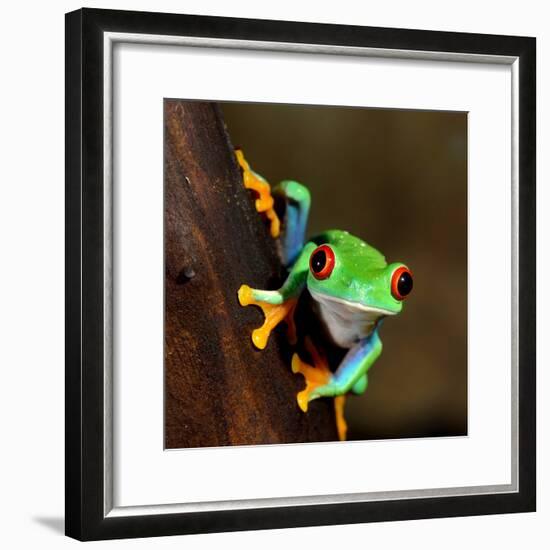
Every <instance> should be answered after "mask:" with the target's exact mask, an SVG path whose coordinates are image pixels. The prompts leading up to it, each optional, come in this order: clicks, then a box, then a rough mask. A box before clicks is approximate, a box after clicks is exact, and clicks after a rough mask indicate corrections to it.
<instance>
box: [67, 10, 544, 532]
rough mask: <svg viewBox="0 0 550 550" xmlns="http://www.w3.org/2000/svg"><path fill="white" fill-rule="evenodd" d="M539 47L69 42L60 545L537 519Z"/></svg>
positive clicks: (84, 19)
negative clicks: (457, 519)
mask: <svg viewBox="0 0 550 550" xmlns="http://www.w3.org/2000/svg"><path fill="white" fill-rule="evenodd" d="M535 199H536V197H535V39H534V38H528V37H516V36H495V35H480V34H463V33H448V32H437V31H420V30H405V29H390V28H386V29H383V28H372V27H359V26H341V25H324V24H323V25H320V24H311V23H302V22H281V21H261V20H246V19H232V18H219V17H203V16H188V15H175V14H166V13H145V12H123V11H110V10H97V9H82V10H79V11H76V12H72V13H69V14H67V16H66V533H67V535H69V536H71V537H74V538H77V539H79V540H97V539H109V538H123V537H145V536H159V535H171V534H186V533H205V532H215V531H232V530H245V529H269V528H283V527H299V526H312V525H328V524H341V523H358V522H373V521H391V520H404V519H416V518H435V517H443V516H447V517H448V516H463V515H474V514H496V513H512V512H531V511H534V510H535V500H536V499H535V496H536V491H535V410H536V408H535V395H536V392H535V361H536V357H535V319H536V315H535V304H536V300H535Z"/></svg>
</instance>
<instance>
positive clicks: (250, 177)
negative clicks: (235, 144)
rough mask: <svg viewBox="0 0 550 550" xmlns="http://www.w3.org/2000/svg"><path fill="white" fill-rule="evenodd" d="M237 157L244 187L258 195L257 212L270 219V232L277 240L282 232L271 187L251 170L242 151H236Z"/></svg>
mask: <svg viewBox="0 0 550 550" xmlns="http://www.w3.org/2000/svg"><path fill="white" fill-rule="evenodd" d="M235 156H236V157H237V162H238V163H239V166H240V167H241V170H242V174H243V184H244V186H245V187H246V188H247V189H252V190H253V191H254V192H255V193H256V195H257V198H256V201H255V206H256V211H257V212H259V213H261V214H264V215H265V217H266V218H267V219H268V221H269V231H270V233H271V236H272V237H273V238H274V239H275V238H277V237H278V236H279V233H280V232H281V222H280V220H279V216H277V213H276V212H275V209H274V203H275V201H274V199H273V197H272V196H271V186H270V185H269V183H268V182H267V181H266V180H265V179H264V178H262V176H260V175H259V174H256V172H254V171H253V170H252V169H251V168H250V165H249V164H248V162H247V160H246V159H245V158H244V154H243V152H242V150H241V149H235Z"/></svg>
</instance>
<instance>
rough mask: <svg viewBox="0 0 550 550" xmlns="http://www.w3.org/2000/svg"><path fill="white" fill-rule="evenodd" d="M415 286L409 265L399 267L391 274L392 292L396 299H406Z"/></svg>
mask: <svg viewBox="0 0 550 550" xmlns="http://www.w3.org/2000/svg"><path fill="white" fill-rule="evenodd" d="M412 288H413V277H412V273H411V271H410V270H409V268H408V267H405V266H403V267H398V268H397V269H396V270H395V271H394V272H393V275H392V276H391V293H392V296H393V297H394V298H395V299H396V300H404V299H405V298H406V297H407V296H408V295H409V294H410V293H411V290H412Z"/></svg>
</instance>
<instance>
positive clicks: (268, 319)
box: [238, 285, 298, 349]
mask: <svg viewBox="0 0 550 550" xmlns="http://www.w3.org/2000/svg"><path fill="white" fill-rule="evenodd" d="M269 293H270V292H269V291H262V290H255V289H254V288H251V287H249V286H248V285H242V286H241V288H239V293H238V294H239V303H240V304H241V306H249V305H255V306H258V307H260V308H261V309H262V311H263V313H264V317H265V319H264V323H263V325H262V326H261V327H260V328H257V329H255V330H253V331H252V342H253V343H254V345H255V346H256V347H257V348H258V349H264V348H265V347H266V345H267V341H268V339H269V335H270V334H271V331H272V330H273V329H274V328H275V327H276V326H277V325H278V324H279V323H280V322H281V321H285V322H286V324H287V326H288V332H287V335H288V339H289V341H290V342H291V343H292V344H294V343H296V325H295V324H294V310H295V309H296V304H297V302H298V300H297V299H296V298H290V299H288V300H286V301H283V302H282V303H281V304H271V303H269V302H267V301H266V300H262V299H261V298H260V296H261V295H262V294H269Z"/></svg>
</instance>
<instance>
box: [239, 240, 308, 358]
mask: <svg viewBox="0 0 550 550" xmlns="http://www.w3.org/2000/svg"><path fill="white" fill-rule="evenodd" d="M315 247H316V246H315V244H314V243H307V244H306V246H305V247H304V248H303V250H302V252H301V253H300V256H299V257H298V260H296V263H295V264H294V265H293V266H292V269H291V270H290V272H289V274H288V277H287V279H286V281H285V282H284V284H283V286H282V287H281V288H280V289H279V290H259V289H256V288H251V287H249V286H248V285H242V286H241V287H240V288H239V293H238V296H239V303H240V304H241V305H242V306H248V305H255V306H259V307H260V308H261V309H262V311H263V313H264V316H265V319H264V323H263V325H262V326H261V327H260V328H257V329H255V330H254V331H252V342H253V343H254V345H255V346H256V347H257V348H258V349H264V348H265V346H266V345H267V341H268V339H269V335H270V334H271V331H272V330H273V329H274V328H275V327H276V326H277V325H278V324H279V323H280V322H281V321H285V322H286V323H287V325H288V327H289V339H290V340H291V342H292V343H295V342H296V328H295V326H294V310H295V308H296V304H297V302H298V298H299V296H300V293H301V292H302V290H303V289H304V286H305V284H306V278H307V273H308V269H309V257H310V255H311V253H312V252H313V250H315Z"/></svg>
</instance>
